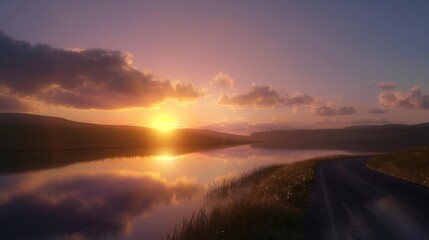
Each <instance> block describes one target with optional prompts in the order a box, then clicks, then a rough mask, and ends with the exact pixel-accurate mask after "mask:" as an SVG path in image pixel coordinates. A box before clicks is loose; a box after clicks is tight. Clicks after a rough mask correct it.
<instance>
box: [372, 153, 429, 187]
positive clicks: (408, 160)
mask: <svg viewBox="0 0 429 240" xmlns="http://www.w3.org/2000/svg"><path fill="white" fill-rule="evenodd" d="M367 165H368V167H369V168H371V169H373V170H376V171H379V172H381V173H384V174H386V175H390V176H393V177H397V178H400V179H403V180H406V181H409V182H412V183H417V184H420V185H423V186H426V187H429V148H427V147H426V148H419V149H413V150H406V151H401V152H396V153H391V154H386V155H380V156H377V157H375V158H373V159H372V160H370V161H369V162H368V164H367Z"/></svg>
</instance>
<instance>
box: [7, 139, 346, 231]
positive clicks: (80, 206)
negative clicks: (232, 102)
mask: <svg viewBox="0 0 429 240" xmlns="http://www.w3.org/2000/svg"><path fill="white" fill-rule="evenodd" d="M350 153H351V152H349V151H346V150H312V149H307V150H302V149H301V150H292V149H264V148H254V147H251V146H250V145H241V146H234V147H228V148H202V149H201V148H193V149H192V148H191V149H189V148H175V149H169V148H160V149H125V150H115V149H111V150H88V151H64V152H40V153H13V154H12V153H9V154H1V155H0V158H1V159H0V160H1V169H0V238H1V239H165V237H166V234H167V233H169V232H171V231H172V230H173V229H174V227H175V225H176V224H178V223H181V222H182V220H183V218H184V217H190V216H191V215H192V213H193V212H194V211H196V210H198V209H200V208H202V207H204V205H205V201H204V191H205V189H207V186H208V185H209V184H211V183H213V182H214V181H217V180H221V179H223V178H230V177H234V176H237V175H239V174H241V173H243V172H246V171H249V170H251V169H254V168H256V167H259V166H263V165H268V164H273V163H291V162H295V161H299V160H303V159H308V158H312V157H319V156H326V155H336V154H350Z"/></svg>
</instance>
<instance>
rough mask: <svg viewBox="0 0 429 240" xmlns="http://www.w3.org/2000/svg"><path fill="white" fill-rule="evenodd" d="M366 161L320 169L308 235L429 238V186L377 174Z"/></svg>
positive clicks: (349, 161) (328, 239)
mask: <svg viewBox="0 0 429 240" xmlns="http://www.w3.org/2000/svg"><path fill="white" fill-rule="evenodd" d="M367 160H368V158H352V159H341V160H335V161H328V162H325V163H322V164H321V165H320V166H319V167H318V168H317V169H316V185H315V191H314V196H313V199H314V205H313V209H312V211H311V219H313V220H311V221H310V223H309V234H310V236H309V237H310V239H326V240H345V239H365V240H367V239H400V240H406V239H412V240H417V239H425V240H427V239H429V188H425V187H421V186H418V185H415V184H411V183H408V182H405V181H402V180H399V179H396V178H393V177H389V176H386V175H383V174H380V173H377V172H375V171H373V170H371V169H369V168H367V167H366V165H365V163H366V161H367Z"/></svg>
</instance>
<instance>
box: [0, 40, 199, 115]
mask: <svg viewBox="0 0 429 240" xmlns="http://www.w3.org/2000/svg"><path fill="white" fill-rule="evenodd" d="M0 87H3V88H6V89H8V91H9V93H10V94H12V95H14V96H19V97H32V98H34V99H37V100H39V101H42V102H45V103H47V104H52V105H58V106H66V107H71V108H79V109H106V110H107V109H118V108H127V107H143V108H149V107H152V106H154V105H157V104H160V103H163V102H165V101H168V100H175V101H180V102H184V101H193V100H195V99H197V98H199V97H202V96H203V95H204V94H203V93H202V91H200V90H199V89H197V88H196V87H194V86H193V85H191V84H183V83H173V82H171V81H169V80H160V79H159V78H158V77H156V76H154V75H153V74H150V73H147V72H142V71H139V70H138V69H136V68H135V67H134V66H133V64H132V55H131V54H129V53H121V52H120V51H113V50H106V49H59V48H53V47H51V46H49V45H45V44H37V45H31V44H29V43H27V42H25V41H19V40H15V39H13V38H11V37H9V36H7V35H6V34H4V33H3V32H0Z"/></svg>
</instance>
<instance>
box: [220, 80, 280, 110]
mask: <svg viewBox="0 0 429 240" xmlns="http://www.w3.org/2000/svg"><path fill="white" fill-rule="evenodd" d="M283 102H284V99H283V97H281V96H280V95H279V93H278V92H277V91H276V90H274V89H272V88H271V87H269V86H258V85H253V86H252V90H251V91H250V92H248V93H242V94H236V95H233V96H231V97H230V96H228V95H227V94H223V95H222V96H221V98H220V100H219V101H218V103H219V104H220V105H225V106H232V107H244V106H250V107H254V108H267V107H272V106H274V105H276V104H281V103H283Z"/></svg>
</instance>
